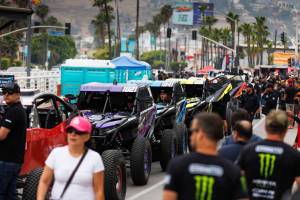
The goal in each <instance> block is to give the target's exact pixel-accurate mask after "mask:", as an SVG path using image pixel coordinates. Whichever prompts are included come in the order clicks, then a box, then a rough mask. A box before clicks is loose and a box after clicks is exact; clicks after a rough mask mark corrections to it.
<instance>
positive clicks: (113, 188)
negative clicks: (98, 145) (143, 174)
mask: <svg viewBox="0 0 300 200" xmlns="http://www.w3.org/2000/svg"><path fill="white" fill-rule="evenodd" d="M101 156H102V159H103V163H104V167H105V171H104V191H105V198H106V199H111V200H124V199H125V196H126V187H127V186H126V163H125V159H124V157H123V155H122V154H121V153H120V151H117V150H107V151H104V152H103V153H102V155H101Z"/></svg>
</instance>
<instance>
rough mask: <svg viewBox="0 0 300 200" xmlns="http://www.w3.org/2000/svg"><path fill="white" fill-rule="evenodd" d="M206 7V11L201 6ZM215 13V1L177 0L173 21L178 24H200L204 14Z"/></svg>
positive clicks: (210, 14) (211, 14)
mask: <svg viewBox="0 0 300 200" xmlns="http://www.w3.org/2000/svg"><path fill="white" fill-rule="evenodd" d="M204 6H205V7H206V9H205V11H204V13H202V11H201V7H204ZM213 15H214V4H213V3H201V2H177V3H175V4H174V6H173V16H172V22H173V24H176V25H200V24H202V20H203V19H202V18H203V16H213Z"/></svg>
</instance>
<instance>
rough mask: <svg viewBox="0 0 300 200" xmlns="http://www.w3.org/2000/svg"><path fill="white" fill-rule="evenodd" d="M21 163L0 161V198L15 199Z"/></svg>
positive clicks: (3, 199)
mask: <svg viewBox="0 0 300 200" xmlns="http://www.w3.org/2000/svg"><path fill="white" fill-rule="evenodd" d="M20 169H21V165H20V164H18V163H10V162H3V161H0V200H16V199H18V198H17V190H16V183H17V177H18V175H19V172H20Z"/></svg>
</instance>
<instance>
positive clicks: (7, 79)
mask: <svg viewBox="0 0 300 200" xmlns="http://www.w3.org/2000/svg"><path fill="white" fill-rule="evenodd" d="M14 81H15V76H14V75H0V88H3V87H4V86H5V85H6V84H8V83H13V82H14Z"/></svg>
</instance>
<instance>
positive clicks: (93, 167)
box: [46, 146, 104, 200]
mask: <svg viewBox="0 0 300 200" xmlns="http://www.w3.org/2000/svg"><path fill="white" fill-rule="evenodd" d="M80 158H81V156H79V157H78V158H75V157H72V156H71V155H70V153H69V149H68V146H64V147H58V148H55V149H54V150H53V151H52V152H51V153H50V155H49V157H48V158H47V160H46V165H47V166H48V167H49V168H51V169H53V170H54V185H53V188H52V192H51V199H59V197H60V195H61V193H62V191H63V189H64V187H65V185H66V182H67V181H68V179H69V177H70V175H71V173H72V172H73V170H74V169H75V167H76V166H77V164H78V162H79V160H80ZM101 171H104V165H103V162H102V159H101V157H100V155H99V154H98V153H97V152H95V151H93V150H91V149H89V151H88V153H87V155H86V156H85V158H84V160H83V161H82V163H81V165H80V167H79V168H78V170H77V172H76V174H75V176H74V178H73V180H72V182H71V184H70V185H69V187H68V189H67V190H66V192H65V194H64V197H63V200H74V199H80V200H93V199H95V194H94V189H93V174H94V173H97V172H101Z"/></svg>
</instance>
